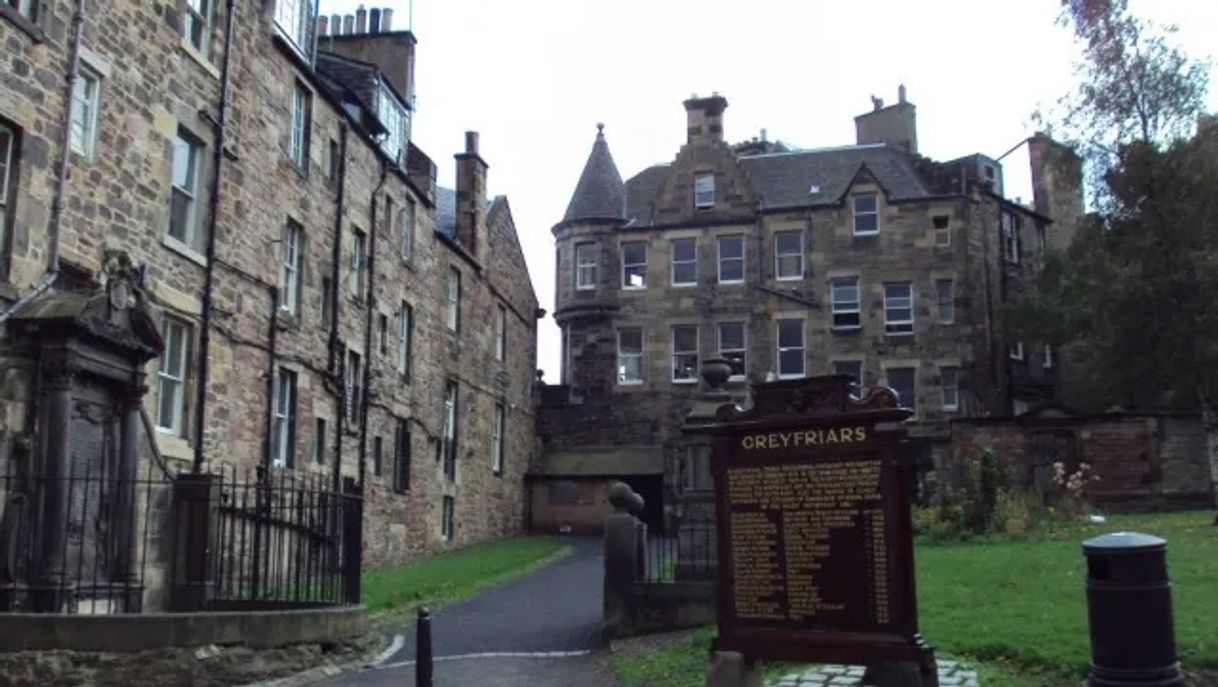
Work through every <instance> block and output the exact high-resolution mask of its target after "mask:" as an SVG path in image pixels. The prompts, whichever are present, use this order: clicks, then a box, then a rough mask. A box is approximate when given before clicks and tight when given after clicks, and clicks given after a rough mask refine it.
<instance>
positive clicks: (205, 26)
mask: <svg viewBox="0 0 1218 687" xmlns="http://www.w3.org/2000/svg"><path fill="white" fill-rule="evenodd" d="M196 4H197V5H200V6H201V7H195V5H196ZM214 16H215V7H213V5H212V0H186V11H185V12H184V13H183V18H182V40H184V41H186V44H187V45H189V46H190V47H191V49H192V50H194V51H195V52H197V53H198V54H199V56H200V57H203V58H204V59H207V58H208V57H210V54H211V35H212V21H213V17H214ZM196 27H202V28H199V29H198V31H197V34H198V37H197V38H196V35H195V34H196V31H195V28H196ZM196 41H197V42H196Z"/></svg>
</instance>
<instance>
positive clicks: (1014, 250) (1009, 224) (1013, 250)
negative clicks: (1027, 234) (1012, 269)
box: [999, 209, 1023, 265]
mask: <svg viewBox="0 0 1218 687" xmlns="http://www.w3.org/2000/svg"><path fill="white" fill-rule="evenodd" d="M1019 219H1020V218H1019V215H1017V214H1015V213H1014V212H1013V211H1011V210H1005V209H1004V210H1003V211H1002V215H1001V219H1000V220H999V224H1000V231H1001V236H1002V258H1003V260H1004V261H1006V262H1007V263H1008V264H1011V265H1018V264H1019V261H1020V258H1021V256H1020V253H1021V251H1022V249H1023V245H1022V243H1023V242H1022V241H1021V239H1020V227H1019V225H1020V221H1019Z"/></svg>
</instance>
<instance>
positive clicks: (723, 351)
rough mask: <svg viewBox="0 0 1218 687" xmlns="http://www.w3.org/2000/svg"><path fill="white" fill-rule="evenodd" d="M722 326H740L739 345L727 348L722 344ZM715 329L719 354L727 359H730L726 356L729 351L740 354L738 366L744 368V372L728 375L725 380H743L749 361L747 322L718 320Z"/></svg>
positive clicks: (745, 376)
mask: <svg viewBox="0 0 1218 687" xmlns="http://www.w3.org/2000/svg"><path fill="white" fill-rule="evenodd" d="M724 327H740V346H739V347H738V348H737V347H732V348H727V347H725V346H724V345H723V328H724ZM715 330H716V331H715V335H716V336H717V337H718V339H719V340H718V344H719V355H721V356H723V357H724V358H728V360H729V361H730V360H731V358H730V357H729V356H728V354H729V353H738V354H740V363H741V365H740V366H741V368H743V370H744V372H742V373H741V374H731V375H729V376H728V378H727V381H729V382H742V381H744V380H745V379H747V378H748V363H749V354H748V350H749V327H748V323H747V322H720V323H719V324H718V325H717V326H716V327H715Z"/></svg>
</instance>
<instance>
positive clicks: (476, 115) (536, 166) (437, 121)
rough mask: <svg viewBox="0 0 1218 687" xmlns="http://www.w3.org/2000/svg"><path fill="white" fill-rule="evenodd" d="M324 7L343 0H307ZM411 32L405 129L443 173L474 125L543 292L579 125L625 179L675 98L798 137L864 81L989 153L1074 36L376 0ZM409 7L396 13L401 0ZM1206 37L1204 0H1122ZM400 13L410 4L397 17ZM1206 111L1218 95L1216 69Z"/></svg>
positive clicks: (782, 13) (774, 14)
mask: <svg viewBox="0 0 1218 687" xmlns="http://www.w3.org/2000/svg"><path fill="white" fill-rule="evenodd" d="M320 1H321V12H322V13H325V14H331V13H346V12H353V11H354V10H355V8H356V7H357V6H358V5H359V4H360V3H359V2H358V1H356V0H320ZM364 4H365V5H366V6H367V7H390V8H393V10H394V13H395V16H394V19H393V22H394V28H395V29H405V28H410V29H412V30H413V31H414V33H415V35H416V37H417V38H418V48H417V50H418V60H417V64H416V68H415V69H416V71H415V76H416V84H417V86H416V92H417V96H418V102H417V105H418V112H417V113H416V116H415V120H414V124H413V127H414V131H413V137H414V140H415V142H416V143H417V144H418V145H419V146H420V147H422V148H423V149H424V150H425V151H426V152H427V154H428V155H430V156H431V157H432V158H433V159H434V160H435V161H436V163H437V164H438V165H439V182H440V184H441V185H444V186H449V187H452V186H453V183H454V179H453V175H454V174H455V172H454V164H453V158H452V155H453V153H456V152H458V151H459V149H460V148H461V146H462V145H463V138H462V132H464V131H465V130H467V129H468V130H477V131H479V132H481V152H482V156H483V157H484V158H486V160H487V162H488V163H489V164H490V172H489V178H488V185H489V187H490V192H491V193H492V194H496V195H498V194H502V195H506V196H508V199H509V201H510V203H511V207H512V214H513V216H514V218H515V220H516V229H517V231H518V232H519V233H520V239H521V243H522V245H523V246H524V251H525V257H526V258H527V260H528V265H529V271H530V273H531V276H532V278H533V287H534V289H536V291H537V296H538V299H539V300H540V301H541V305H542V307H543V308H545V309H546V310H547V312H548V313H552V312H553V309H554V242H553V236H552V234H551V233H550V228H551V227H553V226H554V224H555V223H556V222H558V221H559V220H561V219H562V215H563V212H564V211H565V210H566V207H567V202H568V201H569V200H570V198H571V192H572V191H573V190H574V188H575V183H576V181H577V180H578V179H579V174H580V172H581V171H582V170H583V165H584V161H585V160H586V159H587V156H588V152H589V150H590V149H591V146H592V141H593V139H594V137H595V135H596V123H597V122H604V123H605V135H606V137H607V139H608V141H609V147H610V150H611V151H612V152H613V157H614V160H615V161H616V162H617V166H618V170H619V171H620V172H621V173H622V176H623V177H625V178H629V177H630V176H632V175H634V174H635V173H637V172H638V171H639V170H641V169H643V168H644V167H647V166H649V165H651V164H654V163H658V162H668V161H671V160H672V159H673V157H674V156H675V154H676V152H677V149H678V147H679V146H680V145H681V143H682V142H683V141H684V139H685V112H684V109H683V108H682V106H681V101H682V100H684V99H686V98H688V97H689V96H690V95H691V94H694V93H697V94H699V95H709V94H710V93H711V92H712V91H718V92H719V93H720V94H722V95H724V96H725V97H726V98H727V99H728V103H729V106H728V109H727V112H726V114H725V118H724V129H725V135H726V137H727V139H728V140H729V141H733V142H734V141H740V140H744V139H747V138H751V137H753V136H756V135H758V134H759V133H760V131H761V129H763V128H764V129H765V130H766V131H767V135H768V137H769V138H770V139H780V140H782V141H785V142H789V143H792V144H794V145H796V146H799V147H807V148H811V147H822V146H833V145H846V144H852V143H854V119H853V118H854V116H855V115H857V114H861V113H863V112H865V111H867V110H869V109H870V108H871V101H870V96H871V95H876V96H878V97H881V98H883V99H884V100H885V102H886V103H892V102H895V101H896V94H897V85H898V84H900V83H904V84H905V85H906V88H907V89H908V99H909V100H910V102H912V103H914V104H916V105H917V107H918V148H919V152H921V153H922V154H924V155H927V156H929V157H932V158H936V159H950V158H953V157H958V156H961V155H966V154H969V153H974V152H980V153H985V154H987V155H990V156H994V157H997V156H999V155H1002V154H1003V153H1005V152H1006V151H1007V150H1009V149H1010V148H1011V147H1012V146H1013V145H1015V144H1016V143H1018V142H1019V141H1021V140H1023V139H1024V138H1026V137H1027V136H1028V135H1030V134H1031V133H1033V130H1032V128H1031V125H1030V123H1029V119H1030V117H1029V115H1030V113H1031V112H1032V111H1033V110H1035V109H1036V107H1037V105H1038V104H1039V103H1049V102H1051V101H1053V100H1055V99H1056V98H1057V97H1058V96H1059V95H1061V94H1063V93H1065V92H1066V91H1067V90H1069V88H1070V85H1071V81H1070V75H1071V65H1072V62H1073V61H1074V60H1075V58H1076V56H1077V50H1076V48H1075V46H1074V44H1073V43H1072V41H1071V37H1070V33H1069V32H1068V30H1066V29H1065V28H1062V27H1060V26H1057V25H1056V24H1055V19H1056V17H1057V15H1058V8H1059V6H1060V2H1059V0H1010V1H1007V2H992V1H988V0H980V1H979V0H918V1H910V0H892V1H891V2H878V1H876V2H867V1H856V2H828V1H821V0H785V1H784V0H749V1H747V2H742V1H737V2H730V1H726V0H702V1H700V2H688V1H685V0H680V1H677V0H616V1H615V2H587V1H586V0H516V1H514V2H505V1H503V0H414V2H413V3H412V2H411V0H382V1H381V2H378V3H364ZM412 4H413V11H412V8H411V5H412ZM1131 5H1132V6H1133V8H1134V10H1135V11H1136V12H1138V13H1140V14H1142V15H1143V16H1149V17H1150V18H1152V19H1154V20H1156V21H1159V22H1161V23H1174V24H1177V25H1178V26H1179V27H1180V33H1179V34H1178V39H1179V42H1180V43H1181V44H1182V45H1184V47H1185V48H1186V49H1187V50H1188V51H1189V52H1190V53H1191V54H1192V55H1194V56H1198V57H1201V56H1208V55H1210V54H1212V51H1213V50H1214V48H1213V46H1214V45H1215V42H1214V31H1215V28H1214V27H1218V2H1214V1H1213V0H1154V1H1153V2H1150V1H1147V0H1142V1H1141V2H1139V1H1138V0H1131ZM412 20H413V21H412ZM1211 83H1213V84H1214V85H1215V86H1216V87H1215V88H1211V94H1210V106H1209V109H1210V110H1218V73H1214V75H1213V76H1211ZM1027 164H1028V163H1027V155H1026V154H1025V153H1024V149H1021V150H1019V151H1017V152H1016V153H1013V154H1012V155H1011V156H1010V157H1008V158H1006V159H1005V160H1004V172H1005V175H1006V190H1007V195H1008V196H1011V197H1015V196H1022V197H1023V198H1024V199H1028V198H1030V196H1031V191H1030V182H1029V180H1028V178H1027V177H1028V172H1027ZM539 330H540V342H539V349H538V359H539V362H538V364H539V365H540V366H541V367H542V368H543V369H544V370H545V371H546V376H545V379H546V381H548V382H550V383H557V381H558V375H559V357H560V354H559V336H558V327H557V326H556V325H555V324H554V320H553V318H552V317H551V316H550V315H549V314H547V316H546V318H545V319H544V320H543V321H542V322H541V323H540V327H539Z"/></svg>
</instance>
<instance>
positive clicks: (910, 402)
mask: <svg viewBox="0 0 1218 687" xmlns="http://www.w3.org/2000/svg"><path fill="white" fill-rule="evenodd" d="M905 370H908V371H909V373H910V375H911V376H910V387H909V398H905V397H903V396H898V399H897V401H898V403H900V404H901V407H902V408H909V409H910V410H913V411H914V414H913V415H911V416H910V419H913V418H914V417H917V414H918V368H917V366H916V365H908V366H906V365H898V366H896V367H890V368H887V369H885V370H884V376H885V377H887V378H888V388H890V389H892V390H893V391H897V388H896V386H895V385H894V384H893V383H892V375H893V373H894V372H901V371H905Z"/></svg>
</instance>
